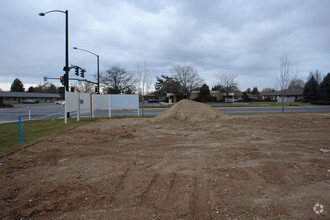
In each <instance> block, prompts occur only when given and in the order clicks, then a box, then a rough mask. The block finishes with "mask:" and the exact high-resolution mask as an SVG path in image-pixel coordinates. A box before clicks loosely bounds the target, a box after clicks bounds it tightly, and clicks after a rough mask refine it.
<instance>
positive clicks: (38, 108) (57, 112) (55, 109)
mask: <svg viewBox="0 0 330 220" xmlns="http://www.w3.org/2000/svg"><path fill="white" fill-rule="evenodd" d="M216 109H218V110H219V111H220V112H221V113H224V114H228V113H243V114H244V113H275V112H281V107H216ZM29 110H30V112H31V119H51V118H63V116H64V107H63V106H61V105H55V104H53V103H48V104H33V105H23V104H21V105H17V106H15V108H2V109H0V123H5V122H12V121H17V117H18V116H21V117H22V119H23V120H27V119H28V117H29ZM165 110H166V108H146V109H144V114H145V115H158V114H159V113H160V112H163V111H165ZM285 112H330V106H319V105H305V106H286V107H285ZM140 113H141V112H140ZM89 115H90V113H85V114H82V116H89ZM108 115H109V112H108V111H106V110H104V111H102V110H98V111H96V112H95V116H108ZM118 115H137V111H136V110H113V111H112V116H118ZM71 116H72V117H75V116H76V113H71Z"/></svg>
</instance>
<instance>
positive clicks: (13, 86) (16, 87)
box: [10, 78, 25, 92]
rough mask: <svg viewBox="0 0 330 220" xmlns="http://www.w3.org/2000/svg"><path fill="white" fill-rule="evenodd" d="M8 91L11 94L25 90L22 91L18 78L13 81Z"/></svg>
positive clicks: (22, 86) (22, 87) (21, 84)
mask: <svg viewBox="0 0 330 220" xmlns="http://www.w3.org/2000/svg"><path fill="white" fill-rule="evenodd" d="M10 91H11V92H24V91H25V89H24V85H23V83H22V81H21V80H19V79H18V78H16V79H15V80H14V81H13V83H12V84H11V87H10Z"/></svg>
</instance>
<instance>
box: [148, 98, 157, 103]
mask: <svg viewBox="0 0 330 220" xmlns="http://www.w3.org/2000/svg"><path fill="white" fill-rule="evenodd" d="M148 102H149V103H151V102H159V101H158V100H157V99H149V100H148Z"/></svg>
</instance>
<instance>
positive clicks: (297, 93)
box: [261, 89, 303, 102]
mask: <svg viewBox="0 0 330 220" xmlns="http://www.w3.org/2000/svg"><path fill="white" fill-rule="evenodd" d="M282 94H283V102H300V101H302V100H303V90H302V89H286V90H284V91H283V92H282V91H275V92H271V93H265V94H261V95H262V97H263V100H265V101H277V102H282Z"/></svg>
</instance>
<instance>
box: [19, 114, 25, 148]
mask: <svg viewBox="0 0 330 220" xmlns="http://www.w3.org/2000/svg"><path fill="white" fill-rule="evenodd" d="M18 133H19V145H20V149H21V150H24V147H23V130H22V120H21V116H18Z"/></svg>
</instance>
